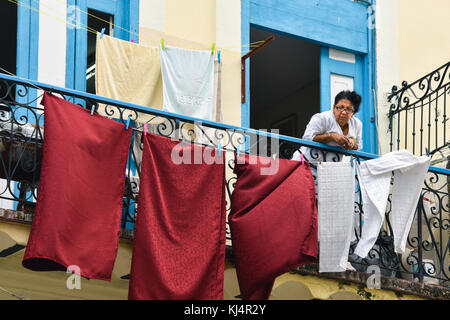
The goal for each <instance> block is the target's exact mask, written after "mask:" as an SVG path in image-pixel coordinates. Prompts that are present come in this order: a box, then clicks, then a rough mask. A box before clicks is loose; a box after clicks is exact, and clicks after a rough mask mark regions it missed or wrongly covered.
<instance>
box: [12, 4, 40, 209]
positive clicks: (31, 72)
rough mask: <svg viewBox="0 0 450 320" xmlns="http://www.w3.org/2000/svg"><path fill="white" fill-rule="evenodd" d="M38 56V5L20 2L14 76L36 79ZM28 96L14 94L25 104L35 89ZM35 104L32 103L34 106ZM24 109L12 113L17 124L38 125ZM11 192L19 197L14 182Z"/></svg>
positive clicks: (30, 98) (34, 116) (29, 194)
mask: <svg viewBox="0 0 450 320" xmlns="http://www.w3.org/2000/svg"><path fill="white" fill-rule="evenodd" d="M38 56H39V3H38V2H36V1H32V0H22V1H21V2H20V4H17V56H16V75H17V76H18V77H21V78H24V79H30V80H37V79H38ZM28 90H29V93H28V95H25V97H22V96H21V95H19V94H17V93H16V101H17V102H19V103H27V101H30V100H35V98H36V97H37V90H36V89H31V88H30V89H28ZM36 104H37V102H36V101H35V102H33V105H34V106H36ZM36 116H37V117H39V115H35V114H33V113H31V112H30V111H28V109H25V108H20V107H19V108H18V109H16V110H15V111H14V118H15V119H17V121H18V123H30V124H33V123H39V122H40V121H39V120H40V119H37V118H36ZM13 192H14V196H15V197H17V198H18V197H19V195H20V189H19V183H18V182H14V187H13ZM31 198H32V195H31V193H30V192H28V193H27V195H26V199H27V200H30V199H31ZM17 206H18V202H17V201H14V205H13V207H14V210H17Z"/></svg>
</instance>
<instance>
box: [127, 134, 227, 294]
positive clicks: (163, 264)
mask: <svg viewBox="0 0 450 320" xmlns="http://www.w3.org/2000/svg"><path fill="white" fill-rule="evenodd" d="M143 140H144V150H143V157H142V171H141V177H140V186H139V200H138V210H137V218H136V227H135V235H134V246H133V257H132V264H131V276H130V287H129V295H128V298H129V299H156V300H163V299H164V300H183V299H192V300H197V299H210V300H215V299H223V278H224V268H225V164H224V155H222V156H218V155H217V154H216V152H217V150H214V149H211V148H205V147H201V146H195V145H191V144H190V143H184V145H183V146H180V143H179V142H177V141H173V140H171V139H169V138H166V137H160V136H157V135H152V134H147V135H145V136H144V137H143ZM207 154H211V155H212V157H215V158H216V159H218V160H219V161H221V164H216V163H213V164H207V163H205V162H204V161H200V162H202V163H201V164H195V163H194V160H195V159H194V158H196V159H197V160H198V159H201V158H202V156H203V155H207ZM195 155H197V156H195ZM198 156H200V157H198ZM212 157H207V156H205V158H207V159H209V160H207V161H210V160H211V159H212ZM182 159H184V160H182ZM182 161H184V162H182ZM186 162H190V163H191V164H187V163H186ZM197 162H199V161H197Z"/></svg>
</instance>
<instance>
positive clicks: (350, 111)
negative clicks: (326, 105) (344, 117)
mask: <svg viewBox="0 0 450 320" xmlns="http://www.w3.org/2000/svg"><path fill="white" fill-rule="evenodd" d="M335 108H336V110H337V111H339V112H344V111H347V113H353V108H346V107H344V106H335Z"/></svg>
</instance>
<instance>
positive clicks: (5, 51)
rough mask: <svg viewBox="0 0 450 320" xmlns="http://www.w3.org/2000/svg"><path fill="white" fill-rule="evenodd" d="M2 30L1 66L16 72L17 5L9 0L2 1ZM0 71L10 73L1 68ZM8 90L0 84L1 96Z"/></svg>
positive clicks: (0, 27)
mask: <svg viewBox="0 0 450 320" xmlns="http://www.w3.org/2000/svg"><path fill="white" fill-rule="evenodd" d="M0 30H1V39H2V49H1V50H0V66H1V67H2V69H5V70H6V71H8V72H10V73H12V74H16V59H17V5H15V4H13V3H11V2H9V1H0ZM0 72H1V73H6V74H8V72H5V71H3V70H1V69H0ZM6 90H7V88H6V87H5V86H0V97H4V96H5V94H6ZM0 107H1V106H0ZM0 109H1V108H0Z"/></svg>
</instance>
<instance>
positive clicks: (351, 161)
mask: <svg viewBox="0 0 450 320" xmlns="http://www.w3.org/2000/svg"><path fill="white" fill-rule="evenodd" d="M354 160H355V159H354V158H353V156H352V157H351V158H350V165H351V166H352V168H353V161H354Z"/></svg>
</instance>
